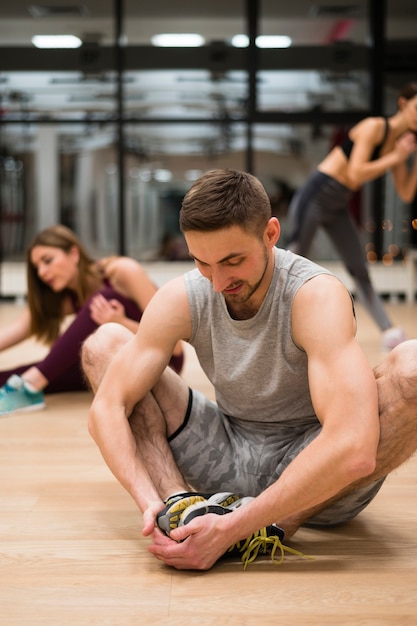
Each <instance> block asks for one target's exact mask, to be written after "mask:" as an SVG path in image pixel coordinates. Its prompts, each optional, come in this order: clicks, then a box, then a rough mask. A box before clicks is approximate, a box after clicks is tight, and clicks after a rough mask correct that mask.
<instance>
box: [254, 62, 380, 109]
mask: <svg viewBox="0 0 417 626" xmlns="http://www.w3.org/2000/svg"><path fill="white" fill-rule="evenodd" d="M258 76H259V78H258V102H257V105H258V106H257V108H258V110H259V111H261V112H271V111H273V112H281V113H282V112H284V113H298V112H303V111H311V110H316V111H317V110H321V111H346V110H352V109H355V110H361V109H363V110H364V111H366V110H367V108H368V107H369V101H368V100H369V81H368V73H367V72H359V71H357V72H355V71H353V70H352V71H343V72H338V71H333V70H332V69H328V70H321V71H318V70H298V71H295V70H294V71H285V70H282V71H261V72H259V74H258Z"/></svg>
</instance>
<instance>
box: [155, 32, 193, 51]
mask: <svg viewBox="0 0 417 626" xmlns="http://www.w3.org/2000/svg"><path fill="white" fill-rule="evenodd" d="M151 42H152V45H154V46H161V47H163V48H198V47H199V46H203V45H204V37H202V36H201V35H198V34H197V33H161V34H160V35H154V36H153V37H152V38H151Z"/></svg>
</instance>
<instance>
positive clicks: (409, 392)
mask: <svg viewBox="0 0 417 626" xmlns="http://www.w3.org/2000/svg"><path fill="white" fill-rule="evenodd" d="M380 375H383V376H385V377H388V378H391V380H392V382H393V383H394V384H395V386H397V387H398V389H399V391H400V394H401V397H402V399H403V400H404V401H406V402H407V403H413V404H417V339H409V340H408V341H404V342H403V343H400V344H399V345H398V346H396V347H395V348H394V349H393V350H392V351H391V352H390V353H389V355H388V356H387V358H386V359H385V361H383V363H382V364H381V365H380V366H379V367H378V368H377V369H376V377H377V378H379V376H380Z"/></svg>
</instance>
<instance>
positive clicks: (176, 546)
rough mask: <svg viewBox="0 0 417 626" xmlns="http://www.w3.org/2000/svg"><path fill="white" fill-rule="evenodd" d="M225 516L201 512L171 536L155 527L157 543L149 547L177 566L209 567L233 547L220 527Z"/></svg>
mask: <svg viewBox="0 0 417 626" xmlns="http://www.w3.org/2000/svg"><path fill="white" fill-rule="evenodd" d="M231 515H233V514H231ZM226 517H229V516H226ZM222 519H223V516H219V515H215V514H210V513H208V514H206V515H201V516H200V517H197V518H195V519H193V521H192V522H190V523H189V524H187V525H186V526H180V527H179V528H176V529H175V530H173V531H172V532H171V534H170V537H167V536H166V535H165V533H163V532H162V531H161V530H159V528H154V532H153V535H152V538H153V544H152V545H151V546H149V548H148V550H149V552H152V554H153V555H154V556H155V557H156V558H157V559H159V560H160V561H163V562H164V563H165V564H166V565H169V566H170V567H175V569H182V570H186V569H194V570H208V569H210V568H211V567H212V566H213V565H214V564H215V563H216V561H218V559H219V558H220V557H221V556H223V554H224V553H225V552H226V551H227V549H228V548H229V541H228V540H227V538H226V537H225V534H224V532H222V530H221V528H220V526H221V525H222Z"/></svg>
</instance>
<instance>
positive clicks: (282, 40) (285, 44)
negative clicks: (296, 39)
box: [256, 35, 291, 48]
mask: <svg viewBox="0 0 417 626" xmlns="http://www.w3.org/2000/svg"><path fill="white" fill-rule="evenodd" d="M256 45H257V46H258V48H289V47H290V45H291V37H288V36H287V35H259V37H257V38H256Z"/></svg>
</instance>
